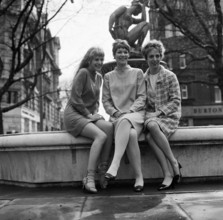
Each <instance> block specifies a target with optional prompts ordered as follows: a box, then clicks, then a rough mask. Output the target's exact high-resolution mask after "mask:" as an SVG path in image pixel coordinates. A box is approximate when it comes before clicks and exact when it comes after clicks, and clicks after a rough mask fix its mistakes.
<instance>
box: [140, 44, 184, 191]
mask: <svg viewBox="0 0 223 220" xmlns="http://www.w3.org/2000/svg"><path fill="white" fill-rule="evenodd" d="M164 51H165V49H164V46H163V44H162V42H160V41H157V40H152V41H149V42H147V43H146V44H145V45H144V46H143V48H142V53H143V55H144V57H145V59H146V61H147V63H148V66H149V68H148V70H147V71H146V73H145V80H146V85H147V102H146V118H145V130H146V131H148V133H147V135H146V139H147V141H148V143H149V145H150V147H151V148H152V149H153V151H154V152H155V155H156V157H157V160H158V162H159V164H160V165H161V168H162V171H163V173H164V180H163V182H162V184H161V185H160V186H159V187H158V190H166V189H170V188H174V186H175V185H176V184H177V183H179V182H180V181H181V173H180V168H181V165H180V164H179V162H178V161H177V160H176V158H175V157H174V155H173V152H172V150H171V148H170V145H169V141H168V139H169V137H170V136H171V135H172V134H173V133H174V132H175V130H176V129H177V127H178V124H179V120H180V117H181V94H180V86H179V82H178V80H177V77H176V75H175V74H174V73H173V72H171V71H169V70H167V69H166V68H164V67H163V66H162V65H160V62H161V60H162V58H163V56H164ZM168 161H169V162H170V165H171V169H172V170H173V172H172V170H171V169H170V168H169V166H168ZM172 173H173V174H174V176H173V175H172Z"/></svg>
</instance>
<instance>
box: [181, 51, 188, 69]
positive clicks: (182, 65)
mask: <svg viewBox="0 0 223 220" xmlns="http://www.w3.org/2000/svg"><path fill="white" fill-rule="evenodd" d="M186 66H187V65H186V56H185V54H182V55H180V69H185V68H186Z"/></svg>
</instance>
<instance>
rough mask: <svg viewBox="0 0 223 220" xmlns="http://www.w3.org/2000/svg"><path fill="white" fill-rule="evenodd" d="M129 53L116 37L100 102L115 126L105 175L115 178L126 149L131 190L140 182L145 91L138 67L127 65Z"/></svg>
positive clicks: (140, 185) (139, 184) (141, 181)
mask: <svg viewBox="0 0 223 220" xmlns="http://www.w3.org/2000/svg"><path fill="white" fill-rule="evenodd" d="M129 52H130V46H129V45H128V43H127V41H125V40H120V39H118V40H116V41H115V42H114V44H113V56H114V58H115V60H116V64H117V66H116V67H115V69H114V70H113V71H111V72H109V73H107V74H105V76H104V84H103V93H102V102H103V105H104V108H105V111H106V112H107V113H108V114H109V115H110V121H111V122H113V124H114V127H115V151H114V157H113V160H112V163H111V165H110V167H109V169H108V171H107V173H106V174H105V177H106V178H107V179H108V180H112V179H114V178H115V177H116V175H117V172H118V169H119V166H120V162H121V159H122V157H123V155H124V152H125V150H126V151H127V155H128V158H129V161H130V163H131V165H132V166H133V169H134V172H135V184H134V191H136V192H140V191H142V190H143V186H144V181H143V175H142V171H141V156H140V149H139V145H138V137H139V134H140V133H141V132H142V129H143V123H144V114H145V111H144V108H145V100H146V90H145V81H144V78H143V72H142V70H141V69H138V68H132V67H130V66H129V65H128V58H129Z"/></svg>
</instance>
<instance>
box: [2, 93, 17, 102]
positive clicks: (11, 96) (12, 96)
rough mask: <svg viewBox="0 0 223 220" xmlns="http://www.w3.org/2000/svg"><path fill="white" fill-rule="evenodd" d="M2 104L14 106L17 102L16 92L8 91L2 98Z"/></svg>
mask: <svg viewBox="0 0 223 220" xmlns="http://www.w3.org/2000/svg"><path fill="white" fill-rule="evenodd" d="M3 102H6V103H8V104H14V103H17V102H18V92H17V91H8V92H7V93H5V94H4V96H3Z"/></svg>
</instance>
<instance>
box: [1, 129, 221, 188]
mask: <svg viewBox="0 0 223 220" xmlns="http://www.w3.org/2000/svg"><path fill="white" fill-rule="evenodd" d="M222 134H223V126H209V127H185V128H179V129H178V130H177V131H176V132H175V133H174V135H172V137H171V138H170V144H171V147H172V149H173V152H174V155H175V156H176V158H177V159H178V160H179V161H180V162H181V164H182V166H183V169H182V173H183V176H184V177H185V178H191V179H197V178H205V179H208V178H213V177H215V178H221V177H223V169H222V167H223V160H222V158H223V135H222ZM139 143H140V148H141V154H142V169H143V174H144V178H145V179H146V180H154V179H157V178H161V177H162V172H161V169H160V167H159V165H158V164H157V162H156V160H155V159H154V155H153V153H152V152H151V150H150V149H149V147H148V144H147V143H146V142H145V141H144V140H143V139H141V140H140V141H139ZM90 145H91V140H89V139H86V138H81V137H80V138H74V137H73V136H71V135H70V134H68V133H67V132H65V131H60V132H40V133H32V134H15V135H3V136H0V151H1V154H0V182H10V183H12V184H13V183H15V184H18V183H19V182H21V183H29V184H33V185H35V184H54V183H55V184H58V183H60V184H63V183H76V182H79V181H81V180H82V178H83V176H84V175H85V174H86V166H87V161H88V154H89V148H90ZM133 177H134V175H133V171H132V169H131V166H130V164H126V163H125V161H124V160H123V161H122V163H121V167H120V170H119V173H118V176H117V181H118V180H128V179H132V178H133Z"/></svg>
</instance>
